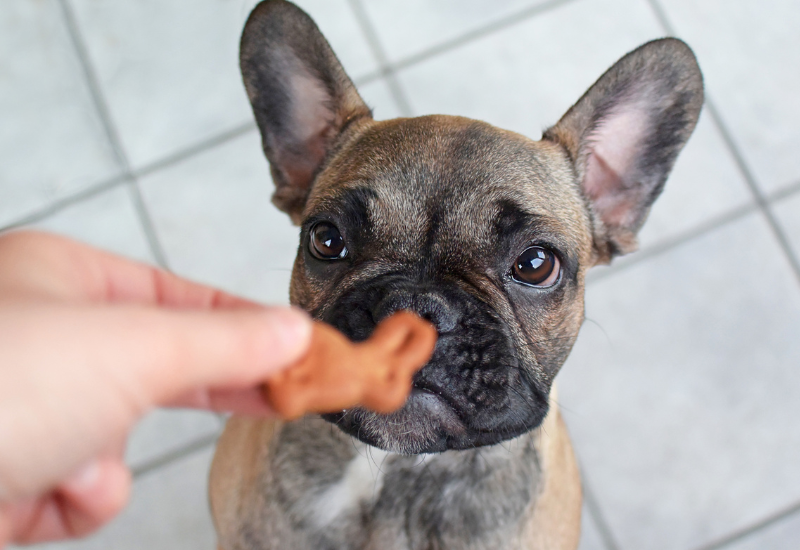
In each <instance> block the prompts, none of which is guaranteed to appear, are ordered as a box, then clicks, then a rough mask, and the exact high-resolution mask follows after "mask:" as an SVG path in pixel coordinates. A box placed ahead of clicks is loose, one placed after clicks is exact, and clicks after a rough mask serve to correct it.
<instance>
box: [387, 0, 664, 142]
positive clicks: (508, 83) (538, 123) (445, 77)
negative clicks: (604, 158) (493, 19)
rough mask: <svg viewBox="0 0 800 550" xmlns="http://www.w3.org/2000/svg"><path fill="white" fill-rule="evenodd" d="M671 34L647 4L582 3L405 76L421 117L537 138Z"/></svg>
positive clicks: (634, 0) (619, 0) (636, 0)
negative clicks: (635, 54) (595, 86)
mask: <svg viewBox="0 0 800 550" xmlns="http://www.w3.org/2000/svg"><path fill="white" fill-rule="evenodd" d="M662 34H663V33H662V31H661V29H660V27H659V26H658V23H657V21H656V20H655V18H654V17H653V15H652V13H651V10H650V9H649V7H648V6H647V4H646V3H645V1H644V0H593V1H591V2H590V1H587V0H580V1H575V2H570V3H567V4H565V5H563V6H561V7H558V8H555V9H552V10H550V11H548V12H546V13H544V14H542V15H539V16H537V17H534V18H531V19H528V20H525V21H523V22H521V23H519V24H517V25H513V26H511V27H509V28H507V29H505V30H504V31H503V32H500V33H496V34H491V35H488V36H486V37H483V38H480V39H477V40H475V41H473V42H470V43H468V44H466V45H465V46H462V47H460V48H458V49H457V50H453V51H451V52H447V53H445V54H443V55H441V56H437V57H434V58H431V59H429V60H426V61H423V62H421V63H419V64H417V65H414V66H412V67H409V68H407V69H404V70H402V71H399V73H398V76H399V78H400V81H401V82H402V83H403V85H404V87H405V90H406V92H407V94H408V96H409V101H410V103H411V106H412V107H413V110H414V114H417V115H422V114H452V115H461V116H466V117H470V118H477V119H481V120H485V121H487V122H489V123H491V124H494V125H496V126H500V127H501V128H507V129H509V130H513V131H515V132H519V133H521V134H523V135H527V136H529V137H531V138H533V139H539V137H540V136H541V132H542V130H543V129H544V128H547V127H548V126H550V125H552V124H555V123H556V122H557V121H558V119H559V118H560V117H561V115H563V114H564V113H565V112H566V111H567V109H568V108H569V107H570V106H571V105H572V104H573V103H574V102H575V101H577V100H578V98H579V97H581V95H583V93H584V92H585V91H586V89H587V88H588V87H589V86H590V85H591V84H592V83H593V82H594V81H595V80H597V78H599V77H600V75H601V74H603V72H605V70H606V69H608V67H610V66H611V65H612V64H613V63H614V62H615V61H616V60H618V59H619V58H620V57H622V56H623V55H624V54H625V53H627V52H629V51H630V50H632V49H634V48H636V47H637V46H639V45H641V44H643V43H644V42H646V41H647V40H649V39H652V38H656V37H659V36H661V35H662Z"/></svg>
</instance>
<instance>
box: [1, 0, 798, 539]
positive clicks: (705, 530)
mask: <svg viewBox="0 0 800 550" xmlns="http://www.w3.org/2000/svg"><path fill="white" fill-rule="evenodd" d="M253 3H254V0H194V1H193V2H192V3H191V7H188V4H187V2H184V1H182V0H141V1H138V2H118V1H113V0H12V1H5V2H2V3H0V121H2V123H0V227H3V228H10V227H17V226H35V227H40V228H44V229H48V230H52V231H56V232H59V233H64V234H67V235H72V236H74V237H76V238H79V239H82V240H85V241H87V242H90V243H92V244H95V245H97V246H100V247H103V248H107V249H110V250H113V251H116V252H119V253H121V254H125V255H127V256H130V257H133V258H137V259H140V260H144V261H149V262H154V263H160V264H162V265H164V266H167V267H169V268H171V269H173V270H174V271H176V272H178V273H180V274H182V275H186V276H189V277H193V278H195V279H198V280H201V281H206V282H209V283H213V284H215V285H219V286H221V287H224V288H226V289H229V290H232V291H234V292H238V293H241V294H244V295H247V296H250V297H253V298H256V299H259V300H262V301H265V302H270V303H281V302H285V301H286V299H287V292H286V288H287V282H288V279H289V269H290V267H291V263H292V259H293V255H294V251H295V249H296V236H297V232H296V230H295V229H294V228H293V227H292V226H291V225H290V224H289V223H288V222H287V220H286V219H285V218H284V217H283V215H281V214H280V213H279V212H278V211H277V210H276V209H274V208H273V207H272V206H271V205H270V202H269V196H270V194H271V183H270V181H269V175H268V169H267V164H266V162H265V161H264V159H263V157H262V154H261V152H260V147H259V139H258V135H257V133H256V132H255V129H254V126H253V124H252V122H251V114H250V111H249V107H248V105H247V102H246V98H245V95H244V92H243V90H242V86H241V83H240V79H239V75H238V72H237V61H236V49H237V45H238V35H239V32H240V30H241V26H242V24H243V22H244V20H245V18H246V16H247V13H248V12H249V9H250V8H251V7H252V5H253ZM299 4H300V5H301V6H302V7H304V8H305V9H306V10H308V11H309V12H310V13H311V14H312V16H314V17H315V18H316V20H317V22H318V23H319V25H320V27H321V28H322V30H323V31H324V32H325V33H326V34H327V36H328V38H329V40H330V41H331V43H332V45H333V47H334V49H335V50H336V51H337V52H338V54H339V55H340V57H341V59H342V61H343V63H344V65H345V67H346V69H347V70H348V71H349V73H350V75H351V76H352V77H353V78H354V79H355V80H356V82H357V83H359V85H360V89H361V90H362V92H363V95H364V96H365V98H366V99H367V101H368V102H369V103H370V104H371V105H372V106H374V107H375V111H376V115H377V116H378V117H379V118H390V117H394V116H400V115H419V114H427V113H452V114H459V115H464V116H470V117H475V118H482V119H485V120H488V121H489V122H492V123H494V124H497V125H499V126H503V127H507V128H510V129H513V130H516V131H519V132H522V133H525V134H527V135H529V136H531V137H534V138H538V137H539V135H540V132H541V130H542V128H544V127H546V126H547V125H549V124H551V123H553V122H554V121H555V120H557V119H558V117H559V115H560V114H561V113H562V112H563V111H565V110H566V108H567V107H568V106H569V105H570V104H571V103H572V102H573V101H574V100H575V99H577V98H578V96H579V95H580V94H581V93H582V92H583V91H584V89H585V88H586V87H587V86H588V85H589V84H591V82H592V81H593V80H594V79H595V78H596V77H597V76H599V75H600V73H601V72H602V71H603V70H604V69H605V68H607V67H608V66H609V65H610V64H611V63H612V62H613V61H615V60H616V59H617V58H618V57H620V56H621V55H622V54H624V53H625V52H627V51H628V50H630V49H632V48H633V47H635V46H637V45H638V44H640V43H642V42H644V41H646V40H648V39H650V38H654V37H659V36H663V35H665V34H675V35H677V36H681V37H683V38H685V39H686V40H687V41H688V42H689V43H690V45H692V46H693V47H694V49H695V51H696V53H697V54H698V57H699V59H700V63H701V66H702V68H703V70H704V73H705V76H706V84H707V92H708V97H709V103H708V104H707V108H706V110H705V111H704V114H703V117H702V119H701V122H700V124H699V126H698V129H697V131H696V133H695V135H694V137H693V138H692V140H691V141H690V143H689V145H688V146H687V149H686V151H685V152H684V153H683V155H682V157H681V158H680V160H679V162H678V165H677V166H676V168H675V171H674V174H673V177H672V178H671V179H670V181H669V183H668V184H667V187H666V191H665V193H664V195H663V196H662V198H661V199H660V201H659V202H658V203H657V204H656V206H655V208H654V210H653V212H652V215H651V217H650V220H649V222H648V225H647V226H646V227H645V229H644V230H643V232H642V235H641V237H642V238H641V241H642V250H641V251H640V252H639V253H637V254H635V255H633V256H630V257H628V258H625V259H623V260H622V261H620V262H618V263H617V264H616V265H615V266H612V267H610V268H603V269H601V270H599V271H597V272H596V273H594V274H593V275H592V276H591V278H590V284H589V289H588V296H587V316H588V321H587V322H586V324H585V326H584V329H583V334H582V335H581V337H580V339H579V342H578V344H577V346H576V349H575V351H574V352H573V355H572V356H571V358H570V359H569V360H568V362H567V364H566V365H565V367H564V370H563V373H562V375H561V400H562V403H563V407H564V411H565V417H566V419H567V422H568V424H569V426H570V429H571V431H572V434H573V438H574V441H575V445H576V448H577V452H578V454H579V457H580V461H581V464H582V467H583V470H584V481H585V484H586V488H587V502H586V506H585V514H584V515H585V522H584V537H583V542H582V546H581V548H582V550H615V549H619V550H641V549H648V550H651V549H652V550H660V549H664V550H666V549H670V550H694V549H701V548H703V549H706V550H710V549H711V548H715V549H716V548H720V549H722V548H724V549H727V550H750V549H771V550H789V549H795V548H800V542H798V541H800V467H798V464H800V368H798V367H800V263H799V262H798V258H799V257H800V155H798V154H797V151H798V150H800V102H798V100H797V97H798V90H800V69H798V67H800V34H799V33H797V28H798V27H800V3H798V2H797V1H796V0H771V1H770V2H753V1H747V0H703V1H702V2H697V1H694V0H492V2H489V1H488V0H435V1H433V0H428V1H425V0H302V1H300V2H299ZM219 429H220V421H219V420H218V419H217V418H216V417H215V416H213V415H207V414H203V413H196V412H183V411H170V412H159V413H155V414H153V415H152V416H151V417H149V418H148V419H147V420H146V421H145V422H144V423H142V425H141V426H140V427H139V429H138V430H137V431H136V433H135V434H134V437H133V438H132V440H131V443H130V446H129V451H128V460H129V462H130V464H131V465H132V466H133V468H134V471H135V472H137V474H138V477H137V480H136V484H135V489H134V497H133V500H132V502H131V504H130V506H129V507H128V509H127V510H126V511H125V513H124V514H123V515H122V516H121V517H120V518H119V519H118V520H116V521H115V522H114V523H112V524H111V525H110V526H109V527H107V528H106V529H104V530H102V531H101V532H100V533H98V534H97V535H95V536H94V537H91V538H90V539H88V540H86V541H79V542H73V543H69V544H64V543H62V544H55V545H48V546H43V547H42V548H45V547H46V548H52V549H66V548H70V549H89V548H103V549H106V548H114V549H125V548H148V549H160V548H164V549H167V548H169V549H171V550H181V549H186V550H189V549H193V550H195V549H202V548H206V549H208V550H211V549H213V548H214V541H213V530H212V528H211V525H210V519H209V517H208V512H207V507H206V497H205V478H206V473H207V470H208V462H209V459H210V454H211V446H212V443H213V440H214V438H215V436H216V434H217V433H218V431H219Z"/></svg>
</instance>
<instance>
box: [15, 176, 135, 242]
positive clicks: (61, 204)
mask: <svg viewBox="0 0 800 550" xmlns="http://www.w3.org/2000/svg"><path fill="white" fill-rule="evenodd" d="M126 182H127V179H126V178H125V176H123V175H122V174H119V175H117V176H114V177H112V178H110V179H108V180H105V181H103V182H101V183H98V184H94V185H91V186H89V187H87V188H86V189H82V190H81V191H78V192H77V193H74V194H72V195H69V196H67V197H64V198H62V199H59V200H56V201H54V202H52V203H50V204H48V205H47V206H46V207H44V208H42V209H40V210H37V211H35V212H31V213H30V214H26V215H25V216H23V217H21V218H18V219H17V220H15V221H13V222H11V223H9V224H6V225H3V226H0V232H3V231H10V230H12V229H17V228H20V227H22V226H24V225H29V224H32V223H36V222H39V221H42V220H44V219H45V218H49V217H50V216H53V215H55V214H58V213H59V212H61V211H62V210H64V209H66V208H69V207H70V206H73V205H75V204H77V203H79V202H82V201H84V200H88V199H91V198H93V197H96V196H97V195H101V194H103V193H105V192H106V191H110V190H112V189H115V188H117V187H118V186H120V185H123V184H125V183H126Z"/></svg>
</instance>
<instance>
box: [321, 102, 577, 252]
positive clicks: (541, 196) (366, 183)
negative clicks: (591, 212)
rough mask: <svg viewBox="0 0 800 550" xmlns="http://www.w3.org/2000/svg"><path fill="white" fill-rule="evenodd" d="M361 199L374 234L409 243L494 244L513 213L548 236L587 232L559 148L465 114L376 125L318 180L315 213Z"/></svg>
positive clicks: (337, 157)
mask: <svg viewBox="0 0 800 550" xmlns="http://www.w3.org/2000/svg"><path fill="white" fill-rule="evenodd" d="M356 196H357V197H358V198H359V200H358V203H359V207H360V208H363V209H364V210H366V212H365V214H366V215H367V217H368V219H369V221H370V225H371V228H372V230H373V231H374V232H375V234H376V235H377V236H381V235H387V236H388V235H393V236H395V238H396V236H397V228H398V227H401V228H403V230H404V231H403V236H404V238H405V239H406V240H409V241H413V240H422V239H425V238H426V236H429V235H430V232H431V231H432V230H438V231H443V232H444V233H445V234H446V235H449V236H450V237H451V238H457V239H463V238H470V239H473V240H475V241H476V242H479V241H481V240H486V239H490V238H491V237H492V232H493V230H494V228H495V226H496V223H497V221H498V215H502V213H503V212H504V211H507V210H509V209H511V210H513V211H515V212H521V213H523V214H526V215H529V216H531V217H535V218H536V219H538V220H539V221H540V222H541V223H543V224H546V225H547V226H548V228H549V230H550V231H551V232H556V233H564V234H576V233H577V234H580V233H582V232H586V228H587V227H588V218H587V215H586V212H585V206H584V203H583V200H582V198H581V196H580V193H579V191H578V187H577V185H576V183H575V176H574V174H573V172H572V169H571V166H570V164H569V162H568V160H567V158H566V155H565V154H564V152H563V151H562V150H561V149H559V148H558V147H557V146H555V145H552V144H549V143H544V142H534V141H532V140H529V139H527V138H525V137H523V136H521V135H518V134H515V133H513V132H509V131H505V130H500V129H498V128H495V127H493V126H491V125H489V124H486V123H484V122H480V121H475V120H471V119H466V118H461V117H450V116H442V115H437V116H427V117H419V118H414V119H396V120H392V121H386V122H378V123H375V124H373V125H372V126H370V127H369V128H368V129H366V131H364V132H363V133H361V134H360V135H359V136H358V137H357V138H355V139H354V140H352V141H351V142H350V143H348V144H347V145H346V146H345V148H344V149H343V150H342V151H341V154H339V155H336V157H335V159H334V160H333V161H332V162H331V164H330V165H329V166H328V167H327V168H326V169H325V170H324V172H323V173H322V174H321V175H320V178H319V180H318V182H317V184H316V185H315V188H314V190H313V192H312V194H311V196H310V197H309V201H308V206H309V211H310V212H314V211H315V210H320V209H323V210H324V209H325V208H326V207H327V206H328V205H329V204H330V203H331V202H336V201H343V202H347V201H350V202H352V200H353V197H356ZM576 226H577V229H578V231H576ZM446 235H445V237H444V238H446ZM575 244H576V245H578V244H579V243H575Z"/></svg>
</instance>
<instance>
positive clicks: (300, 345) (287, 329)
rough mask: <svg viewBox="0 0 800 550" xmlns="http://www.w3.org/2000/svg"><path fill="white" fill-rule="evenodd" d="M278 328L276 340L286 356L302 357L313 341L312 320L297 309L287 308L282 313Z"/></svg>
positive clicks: (279, 317) (278, 319)
mask: <svg viewBox="0 0 800 550" xmlns="http://www.w3.org/2000/svg"><path fill="white" fill-rule="evenodd" d="M276 321H277V327H276V331H275V332H276V339H277V341H278V342H280V344H279V347H280V349H281V351H283V352H284V353H285V354H286V355H289V356H291V357H292V358H294V357H298V358H299V357H301V356H302V355H303V353H304V352H305V350H306V349H307V348H308V342H309V340H310V339H311V319H310V318H309V317H308V314H307V313H306V312H304V311H302V310H300V309H297V308H294V307H292V308H285V309H284V310H283V311H281V312H280V314H279V316H278V318H277V319H276Z"/></svg>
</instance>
